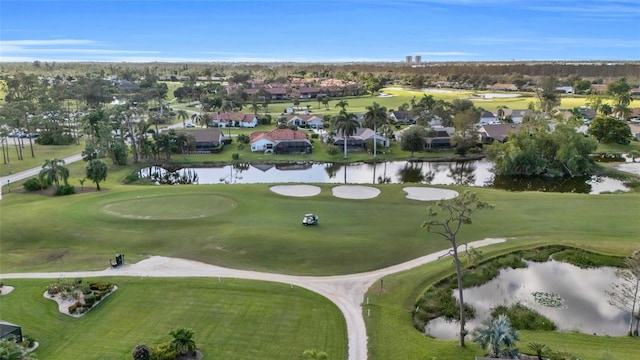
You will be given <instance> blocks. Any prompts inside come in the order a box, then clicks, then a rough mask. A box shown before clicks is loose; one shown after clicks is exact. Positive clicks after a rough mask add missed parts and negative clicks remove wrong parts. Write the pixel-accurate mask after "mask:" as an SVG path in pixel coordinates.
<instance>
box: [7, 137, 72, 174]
mask: <svg viewBox="0 0 640 360" xmlns="http://www.w3.org/2000/svg"><path fill="white" fill-rule="evenodd" d="M14 139H15V138H9V161H10V163H9V164H4V163H0V176H7V175H9V174H15V173H17V172H20V171H23V170H27V169H31V168H34V167H40V166H42V164H44V161H45V160H47V159H53V158H56V159H62V158H65V157H67V156H71V155H75V154H80V153H81V152H82V150H84V142H81V143H80V145H75V144H74V145H60V146H53V145H38V144H36V143H35V142H34V143H33V153H34V155H35V157H31V148H30V147H29V139H22V140H24V148H23V149H22V155H23V159H22V160H17V155H16V149H15V146H14ZM15 140H16V141H17V140H18V139H15Z"/></svg>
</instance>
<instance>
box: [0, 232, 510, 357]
mask: <svg viewBox="0 0 640 360" xmlns="http://www.w3.org/2000/svg"><path fill="white" fill-rule="evenodd" d="M504 241H506V239H484V240H479V241H474V242H471V243H469V246H472V247H476V248H478V247H482V246H487V245H492V244H497V243H501V242H504ZM448 252H449V250H448V249H447V250H443V251H439V252H436V253H433V254H429V255H425V256H422V257H419V258H417V259H413V260H409V261H407V262H404V263H402V264H397V265H393V266H389V267H387V268H384V269H379V270H374V271H369V272H365V273H358V274H350V275H336V276H295V275H282V274H274V273H263V272H256V271H247V270H235V269H228V268H223V267H219V266H215V265H209V264H205V263H201V262H197V261H192V260H184V259H175V258H168V257H162V256H152V257H150V258H149V259H146V260H142V261H140V262H137V263H135V264H131V265H125V266H123V267H121V268H117V269H112V268H108V269H105V270H101V271H74V272H47V273H13V274H0V278H2V279H31V278H34V279H36V278H47V279H57V278H60V277H102V276H138V277H140V276H150V277H224V278H237V279H247V280H262V281H274V282H280V283H285V284H292V285H296V286H299V287H302V288H305V289H308V290H311V291H313V292H315V293H318V294H320V295H322V296H324V297H326V298H328V299H329V300H331V301H332V302H333V303H334V304H336V306H338V308H339V309H340V311H341V312H342V314H343V315H344V318H345V322H346V324H347V337H348V339H347V341H348V347H349V357H348V358H349V360H364V359H366V358H367V329H366V327H365V323H364V318H363V316H362V301H363V299H364V294H365V293H366V291H367V290H368V289H369V288H370V287H371V286H372V285H373V284H374V283H375V282H376V281H377V280H378V279H380V278H383V277H385V276H387V275H391V274H394V273H397V272H401V271H405V270H409V269H412V268H414V267H417V266H420V265H423V264H426V263H429V262H432V261H435V260H437V259H439V258H441V257H443V256H446V255H447V254H448Z"/></svg>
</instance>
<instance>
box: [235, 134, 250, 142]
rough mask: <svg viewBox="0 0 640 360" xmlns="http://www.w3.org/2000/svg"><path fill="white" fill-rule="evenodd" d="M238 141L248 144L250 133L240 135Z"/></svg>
mask: <svg viewBox="0 0 640 360" xmlns="http://www.w3.org/2000/svg"><path fill="white" fill-rule="evenodd" d="M238 142H239V143H241V144H248V143H249V135H246V134H240V135H238Z"/></svg>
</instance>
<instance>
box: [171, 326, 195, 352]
mask: <svg viewBox="0 0 640 360" xmlns="http://www.w3.org/2000/svg"><path fill="white" fill-rule="evenodd" d="M169 335H171V336H173V340H171V348H172V349H173V350H175V351H177V352H178V353H180V354H183V355H185V354H193V353H194V352H195V351H196V342H195V340H194V339H193V330H191V329H185V328H177V329H175V330H172V331H171V332H170V333H169Z"/></svg>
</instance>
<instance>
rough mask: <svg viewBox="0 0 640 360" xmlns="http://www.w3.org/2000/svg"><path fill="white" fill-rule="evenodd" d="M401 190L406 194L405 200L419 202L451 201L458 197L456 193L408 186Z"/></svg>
mask: <svg viewBox="0 0 640 360" xmlns="http://www.w3.org/2000/svg"><path fill="white" fill-rule="evenodd" d="M402 190H404V192H406V193H407V199H412V200H420V201H433V200H445V199H453V198H455V197H457V196H458V195H460V194H458V192H457V191H453V190H447V189H438V188H432V187H418V186H409V187H405V188H402Z"/></svg>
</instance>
